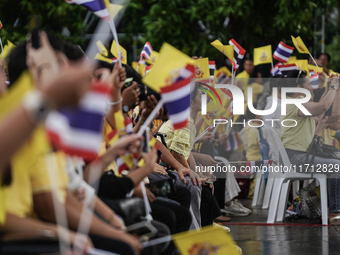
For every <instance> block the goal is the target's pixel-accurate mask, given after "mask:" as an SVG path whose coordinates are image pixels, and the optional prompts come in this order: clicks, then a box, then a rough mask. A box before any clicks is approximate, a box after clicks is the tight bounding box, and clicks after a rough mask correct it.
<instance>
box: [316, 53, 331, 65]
mask: <svg viewBox="0 0 340 255" xmlns="http://www.w3.org/2000/svg"><path fill="white" fill-rule="evenodd" d="M322 55H325V56H326V57H327V60H328V63H330V62H331V55H329V54H328V53H326V52H324V53H320V55H319V57H318V58H320V56H322Z"/></svg>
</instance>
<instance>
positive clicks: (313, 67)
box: [308, 65, 323, 74]
mask: <svg viewBox="0 0 340 255" xmlns="http://www.w3.org/2000/svg"><path fill="white" fill-rule="evenodd" d="M308 68H309V71H313V72H314V73H315V74H316V73H319V72H320V71H321V72H323V68H322V67H321V66H319V69H320V71H319V69H318V68H317V66H315V65H308Z"/></svg>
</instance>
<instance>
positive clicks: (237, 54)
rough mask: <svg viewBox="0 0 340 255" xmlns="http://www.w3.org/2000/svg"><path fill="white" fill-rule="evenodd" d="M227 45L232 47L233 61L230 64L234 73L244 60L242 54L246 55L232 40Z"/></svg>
mask: <svg viewBox="0 0 340 255" xmlns="http://www.w3.org/2000/svg"><path fill="white" fill-rule="evenodd" d="M229 44H230V45H234V59H233V61H232V63H231V64H232V65H233V67H234V69H235V71H236V70H237V69H238V68H239V66H240V64H241V62H242V59H243V58H244V54H246V51H245V50H244V49H243V48H242V47H241V46H240V45H239V44H238V43H237V42H236V41H235V40H234V39H231V40H230V41H229Z"/></svg>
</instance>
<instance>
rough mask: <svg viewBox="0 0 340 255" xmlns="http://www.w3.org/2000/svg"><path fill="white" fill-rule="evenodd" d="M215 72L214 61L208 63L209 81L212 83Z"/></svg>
mask: <svg viewBox="0 0 340 255" xmlns="http://www.w3.org/2000/svg"><path fill="white" fill-rule="evenodd" d="M215 70H216V65H215V61H209V72H210V81H212V82H214V81H215Z"/></svg>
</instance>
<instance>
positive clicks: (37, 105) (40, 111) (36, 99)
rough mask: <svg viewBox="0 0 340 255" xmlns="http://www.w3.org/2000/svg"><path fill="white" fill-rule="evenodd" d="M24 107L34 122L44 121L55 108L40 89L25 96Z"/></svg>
mask: <svg viewBox="0 0 340 255" xmlns="http://www.w3.org/2000/svg"><path fill="white" fill-rule="evenodd" d="M23 107H24V108H25V110H26V111H27V113H28V115H29V117H30V119H31V120H32V122H33V123H34V124H38V123H39V122H42V121H44V120H45V119H46V117H47V115H48V113H49V112H50V111H51V110H52V109H53V107H52V105H51V103H50V102H48V101H47V100H46V98H44V96H43V95H42V93H41V92H40V91H38V90H33V91H31V92H29V93H28V94H27V95H26V96H25V98H24V101H23Z"/></svg>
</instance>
